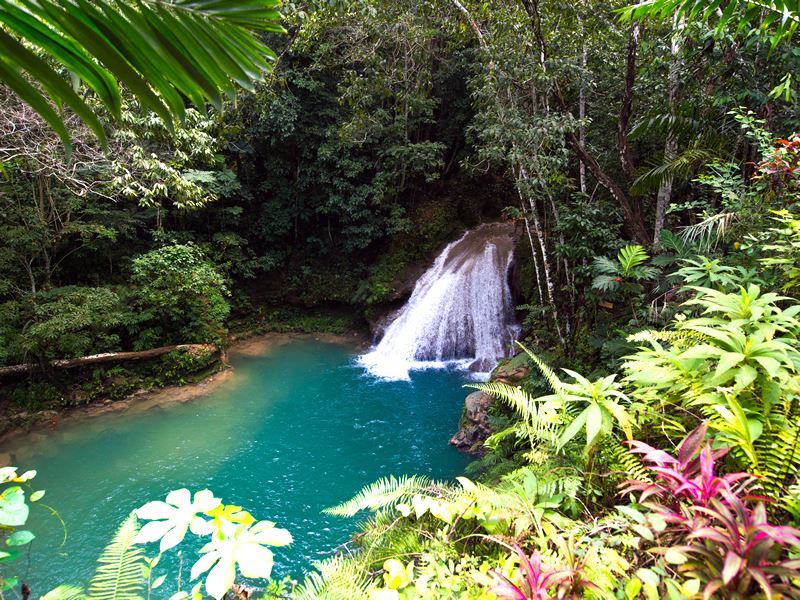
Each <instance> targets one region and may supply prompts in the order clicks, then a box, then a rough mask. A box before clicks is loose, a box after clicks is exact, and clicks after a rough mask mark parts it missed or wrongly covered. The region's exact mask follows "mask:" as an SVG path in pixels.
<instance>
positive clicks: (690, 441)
mask: <svg viewBox="0 0 800 600" xmlns="http://www.w3.org/2000/svg"><path fill="white" fill-rule="evenodd" d="M706 431H708V426H707V425H706V424H705V423H703V424H702V425H700V427H698V428H696V429H695V430H694V431H692V432H691V433H689V435H687V436H686V437H685V438H684V439H683V441H682V442H681V444H680V446H678V460H679V461H680V463H681V465H686V464H688V463H689V461H690V460H691V459H692V458H694V455H695V454H697V451H698V450H699V449H700V444H702V443H703V440H705V439H706Z"/></svg>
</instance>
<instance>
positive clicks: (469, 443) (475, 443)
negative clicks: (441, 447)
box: [450, 358, 531, 456]
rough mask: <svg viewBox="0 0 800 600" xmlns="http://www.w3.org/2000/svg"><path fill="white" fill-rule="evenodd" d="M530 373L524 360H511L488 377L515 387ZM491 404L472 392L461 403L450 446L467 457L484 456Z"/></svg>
mask: <svg viewBox="0 0 800 600" xmlns="http://www.w3.org/2000/svg"><path fill="white" fill-rule="evenodd" d="M530 372H531V369H530V366H529V364H528V362H527V361H524V362H521V361H520V360H517V359H516V358H512V359H511V360H509V361H508V362H505V363H503V364H502V365H500V366H499V367H497V369H495V371H494V373H493V374H492V379H491V380H492V381H494V382H502V383H507V384H508V385H519V383H520V382H521V381H522V380H523V379H524V378H525V377H527V376H528V375H529V374H530ZM492 402H494V398H492V397H491V396H490V395H489V394H487V393H485V392H480V391H478V392H472V393H471V394H470V395H469V396H467V397H466V399H465V400H464V411H463V412H462V413H461V420H460V421H459V423H458V431H456V434H455V435H454V436H453V437H452V438H451V439H450V444H452V445H453V446H455V447H456V448H458V449H459V450H462V451H464V452H468V453H469V454H474V455H477V456H480V455H481V454H483V453H484V451H485V450H484V447H483V443H484V442H485V441H486V438H488V437H489V436H490V435H491V434H492V428H491V427H490V426H489V409H490V408H491V406H492Z"/></svg>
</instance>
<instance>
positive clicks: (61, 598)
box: [42, 585, 86, 600]
mask: <svg viewBox="0 0 800 600" xmlns="http://www.w3.org/2000/svg"><path fill="white" fill-rule="evenodd" d="M42 600H86V594H84V592H83V590H82V589H81V588H79V587H78V586H76V585H60V586H58V587H57V588H56V589H54V590H50V591H49V592H47V593H46V594H45V595H44V596H42Z"/></svg>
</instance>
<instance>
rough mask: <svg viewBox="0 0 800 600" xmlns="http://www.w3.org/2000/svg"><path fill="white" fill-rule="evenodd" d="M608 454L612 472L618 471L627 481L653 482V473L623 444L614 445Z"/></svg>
mask: <svg viewBox="0 0 800 600" xmlns="http://www.w3.org/2000/svg"><path fill="white" fill-rule="evenodd" d="M608 453H609V455H610V458H611V461H610V464H609V470H610V471H612V472H613V471H618V472H620V473H622V474H623V475H624V477H625V479H635V480H637V481H649V482H652V481H653V476H652V472H651V471H650V470H649V469H648V468H647V467H645V466H644V464H642V461H641V460H639V458H638V457H637V456H636V455H634V454H631V453H630V452H629V451H628V448H627V447H625V446H623V445H622V444H613V445H612V446H611V447H610V448H609V450H608Z"/></svg>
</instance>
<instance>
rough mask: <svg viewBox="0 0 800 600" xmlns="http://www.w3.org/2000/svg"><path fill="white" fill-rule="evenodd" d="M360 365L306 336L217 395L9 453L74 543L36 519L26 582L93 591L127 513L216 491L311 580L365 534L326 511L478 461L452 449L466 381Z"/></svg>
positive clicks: (242, 366) (84, 427)
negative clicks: (383, 375) (402, 375)
mask: <svg viewBox="0 0 800 600" xmlns="http://www.w3.org/2000/svg"><path fill="white" fill-rule="evenodd" d="M353 359H354V352H353V349H352V348H350V347H348V346H345V345H342V344H336V343H329V342H322V341H315V340H313V339H301V340H294V341H292V342H290V343H288V344H285V345H281V346H279V347H276V348H273V349H272V350H271V351H269V352H268V353H267V354H265V355H264V356H258V357H247V356H239V357H234V360H233V364H234V367H235V375H234V376H233V377H232V378H231V379H230V380H229V381H226V382H225V383H223V384H222V385H221V386H220V387H219V388H217V389H215V390H214V391H213V392H212V393H210V394H209V395H207V396H205V397H201V398H198V399H195V400H193V401H190V402H187V403H185V404H177V403H176V404H169V405H165V406H159V407H154V408H151V409H149V410H147V411H139V412H136V411H125V412H119V413H112V414H107V415H102V416H97V417H93V418H90V419H86V420H84V421H80V422H74V423H71V424H69V425H65V426H64V427H61V428H59V429H57V430H56V431H55V432H54V433H52V434H50V435H48V436H47V438H46V439H44V440H38V441H37V442H36V443H35V444H29V445H28V446H27V447H22V446H19V445H18V446H17V447H16V448H2V449H1V450H2V451H7V452H11V453H12V459H13V460H14V464H17V465H19V466H20V468H21V469H23V470H25V469H37V470H38V473H39V474H38V476H37V477H36V480H35V483H36V486H35V487H36V488H37V489H39V488H41V489H46V490H47V494H46V496H45V498H44V499H43V502H46V503H47V504H49V505H51V506H53V507H55V508H56V509H57V510H58V512H59V514H60V516H61V518H62V519H63V520H64V522H65V523H66V524H67V541H66V543H64V544H63V546H60V544H61V538H62V537H63V530H62V529H61V527H60V525H59V524H58V522H57V521H56V520H55V519H54V518H53V517H51V516H48V515H47V513H46V512H45V511H44V510H43V509H41V508H39V509H38V510H36V511H33V512H32V515H31V519H30V522H29V525H30V529H32V530H33V531H34V532H35V533H36V534H37V536H38V538H37V539H36V540H35V541H34V542H33V544H32V546H31V549H30V556H29V559H28V560H25V559H23V560H22V563H21V569H20V570H21V573H20V575H21V576H22V579H23V580H24V581H26V582H28V583H29V585H30V586H31V588H32V589H33V590H34V597H38V596H39V595H41V594H42V593H43V592H44V591H46V590H47V589H50V588H52V587H54V586H55V585H58V584H60V583H75V584H83V583H85V582H86V581H87V580H88V579H89V578H90V577H91V574H92V573H93V571H94V567H95V559H96V557H97V555H98V553H99V552H100V550H101V548H102V547H103V546H104V544H105V543H106V542H107V541H108V540H109V539H110V537H111V535H112V534H113V532H114V530H115V528H116V527H117V525H118V524H119V523H120V522H121V521H122V520H123V519H124V518H125V516H126V515H127V514H128V513H129V512H130V511H131V510H133V509H135V508H136V507H138V506H139V505H141V504H143V503H144V502H146V501H148V500H155V499H163V497H164V496H165V495H166V493H167V492H168V491H169V490H171V489H176V488H180V487H186V488H189V489H190V490H193V491H194V490H199V489H203V488H208V489H210V490H212V491H213V492H214V493H215V494H216V495H217V496H219V497H221V498H222V499H223V501H224V502H227V503H235V504H240V505H242V506H244V507H246V508H247V509H249V510H250V511H251V512H252V513H253V515H254V516H255V517H256V518H258V519H269V520H272V521H275V522H276V523H277V524H278V526H280V527H285V528H287V529H289V530H290V531H291V533H292V535H293V536H294V539H295V542H294V544H293V545H292V546H291V547H289V548H285V549H278V550H277V551H276V568H275V572H274V574H275V576H278V577H280V576H283V575H291V576H293V577H295V578H300V577H301V576H302V573H303V572H304V570H306V569H308V566H309V563H310V562H311V561H313V560H316V559H320V558H324V557H325V556H326V555H327V554H328V553H330V552H331V550H332V549H334V548H335V547H336V546H338V545H339V544H341V543H343V542H345V541H346V540H347V539H348V537H349V535H350V534H351V533H352V531H353V529H354V526H355V524H354V522H353V521H352V520H344V519H339V518H335V517H327V516H325V515H323V514H321V513H320V511H321V509H322V508H324V507H326V506H330V505H333V504H336V503H338V502H341V501H343V500H346V499H348V498H350V497H351V496H352V495H353V494H354V493H355V492H356V491H358V489H360V488H361V487H362V486H363V485H366V484H368V483H370V482H372V481H374V480H375V479H377V478H379V477H382V476H385V475H389V474H394V475H401V474H413V473H418V474H426V475H429V476H432V477H435V478H451V477H453V476H454V475H457V474H458V473H459V472H460V471H461V470H462V469H463V467H464V466H465V464H466V459H465V457H464V456H462V455H461V454H459V453H458V452H457V451H456V450H454V449H453V448H451V447H450V446H448V444H447V441H448V439H449V437H450V435H451V434H452V433H453V431H454V430H455V428H456V425H457V423H458V418H459V415H460V412H461V408H462V406H463V399H464V395H465V392H464V390H463V389H462V388H461V384H462V383H463V375H462V374H460V373H458V372H453V371H421V372H418V373H414V374H413V375H412V379H411V381H409V382H404V381H394V382H388V381H381V380H376V379H373V378H371V377H369V376H366V375H365V373H364V370H363V369H362V368H359V367H358V366H356V365H355V364H354V360H353ZM185 562H186V564H191V558H190V557H187V559H186V561H185ZM168 565H171V566H172V567H176V566H177V559H176V558H175V557H174V556H173V557H172V558H171V559H170V562H169V563H168ZM186 571H188V567H187V568H186ZM168 595H169V594H165V595H164V597H168Z"/></svg>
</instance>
